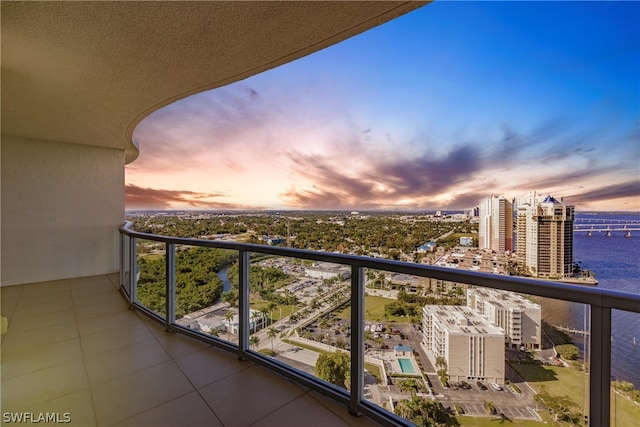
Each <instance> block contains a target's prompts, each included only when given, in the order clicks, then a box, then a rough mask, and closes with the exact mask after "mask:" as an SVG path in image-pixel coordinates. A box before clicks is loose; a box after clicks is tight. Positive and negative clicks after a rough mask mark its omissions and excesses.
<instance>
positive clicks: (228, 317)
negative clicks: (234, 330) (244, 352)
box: [224, 310, 234, 341]
mask: <svg viewBox="0 0 640 427" xmlns="http://www.w3.org/2000/svg"><path fill="white" fill-rule="evenodd" d="M233 316H234V313H233V311H231V310H227V312H226V313H225V315H224V319H225V320H226V321H227V341H230V340H231V338H230V336H229V335H230V334H231V320H233Z"/></svg>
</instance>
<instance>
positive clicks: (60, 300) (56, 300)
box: [16, 291, 73, 316]
mask: <svg viewBox="0 0 640 427" xmlns="http://www.w3.org/2000/svg"><path fill="white" fill-rule="evenodd" d="M72 306H73V304H72V301H71V294H70V293H69V291H63V292H58V293H55V294H49V295H46V294H43V295H35V296H32V297H28V298H25V297H20V299H19V300H18V305H17V306H16V311H17V312H18V314H19V315H22V316H30V315H31V314H46V313H52V312H54V311H61V310H66V309H68V308H71V307H72Z"/></svg>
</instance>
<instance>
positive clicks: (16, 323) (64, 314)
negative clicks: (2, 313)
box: [11, 309, 76, 333]
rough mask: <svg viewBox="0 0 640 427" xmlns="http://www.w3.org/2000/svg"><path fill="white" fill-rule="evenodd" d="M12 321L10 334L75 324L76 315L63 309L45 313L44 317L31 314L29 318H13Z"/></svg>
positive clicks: (69, 310) (70, 310)
mask: <svg viewBox="0 0 640 427" xmlns="http://www.w3.org/2000/svg"><path fill="white" fill-rule="evenodd" d="M12 320H13V321H12V322H11V332H14V333H21V332H28V331H34V330H36V329H41V328H46V327H49V326H56V325H62V324H69V323H75V322H76V314H75V313H74V311H73V310H72V309H65V310H62V311H54V312H51V313H47V314H46V315H43V314H31V315H29V316H15V317H14V318H13V319H12Z"/></svg>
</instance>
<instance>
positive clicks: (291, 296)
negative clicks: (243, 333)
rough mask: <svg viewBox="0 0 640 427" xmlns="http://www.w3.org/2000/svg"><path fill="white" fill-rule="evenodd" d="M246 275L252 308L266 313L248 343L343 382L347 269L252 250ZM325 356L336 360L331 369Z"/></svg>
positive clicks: (346, 351) (347, 333) (347, 339)
mask: <svg viewBox="0 0 640 427" xmlns="http://www.w3.org/2000/svg"><path fill="white" fill-rule="evenodd" d="M254 255H255V254H254ZM250 278H251V280H250V281H251V309H252V310H254V312H255V313H256V314H255V316H256V317H257V318H258V319H260V315H259V314H258V313H263V315H264V316H266V317H267V318H268V322H267V325H266V326H265V327H264V329H262V330H259V331H258V332H257V333H253V334H252V335H251V337H250V344H251V343H254V345H253V346H252V348H257V349H258V351H260V352H261V353H263V354H265V355H267V356H269V357H273V358H274V359H276V360H278V361H280V362H282V363H285V364H287V365H289V366H292V367H294V368H296V369H298V370H300V371H303V372H306V373H308V374H310V375H314V376H316V377H319V378H321V379H323V380H326V381H329V382H332V383H333V384H336V385H338V386H341V387H344V388H347V385H348V378H349V377H348V375H347V376H345V374H347V373H348V372H349V370H350V359H349V350H350V336H351V328H350V323H351V322H350V319H349V317H348V315H345V313H344V306H345V305H346V304H347V303H348V301H349V297H350V292H349V287H350V269H349V268H348V267H345V266H341V265H338V264H328V263H318V262H313V261H309V260H302V259H295V258H287V257H274V256H262V257H258V256H252V263H251V271H250ZM252 317H254V316H252ZM336 353H339V355H336ZM327 357H330V358H335V360H336V361H337V362H338V365H337V366H338V369H337V370H336V371H331V370H328V369H327V366H328V365H329V363H327V361H326V358H327Z"/></svg>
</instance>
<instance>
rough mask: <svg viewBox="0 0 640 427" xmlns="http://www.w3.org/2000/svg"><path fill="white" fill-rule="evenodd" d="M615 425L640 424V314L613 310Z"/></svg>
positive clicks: (613, 398)
mask: <svg viewBox="0 0 640 427" xmlns="http://www.w3.org/2000/svg"><path fill="white" fill-rule="evenodd" d="M611 317H612V319H611V320H612V322H611V324H612V326H611V425H612V426H614V427H622V426H631V425H636V424H637V422H638V420H639V419H640V370H639V369H638V367H640V314H639V313H631V312H628V311H622V310H612V313H611Z"/></svg>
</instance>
